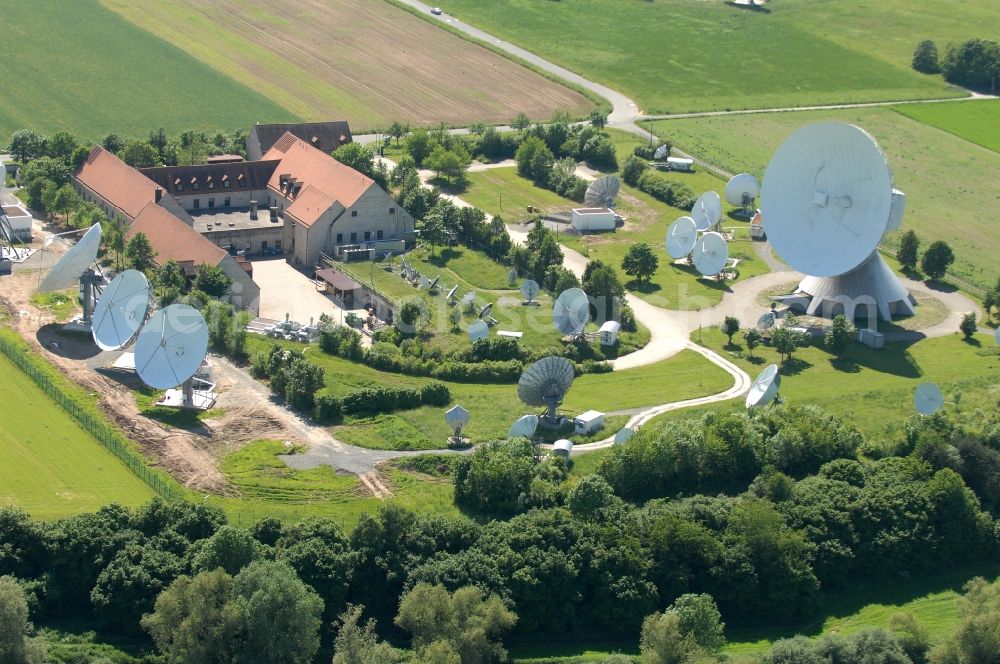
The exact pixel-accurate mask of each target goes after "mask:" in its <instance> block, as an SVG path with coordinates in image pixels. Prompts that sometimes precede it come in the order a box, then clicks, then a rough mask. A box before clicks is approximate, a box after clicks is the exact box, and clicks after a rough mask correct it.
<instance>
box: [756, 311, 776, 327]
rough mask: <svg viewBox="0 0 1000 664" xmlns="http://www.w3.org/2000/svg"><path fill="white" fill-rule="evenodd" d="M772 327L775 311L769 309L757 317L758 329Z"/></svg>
mask: <svg viewBox="0 0 1000 664" xmlns="http://www.w3.org/2000/svg"><path fill="white" fill-rule="evenodd" d="M772 327H774V312H773V311H768V312H767V313H766V314H764V315H762V316H761V317H760V318H758V319H757V329H759V330H770V329H771V328H772Z"/></svg>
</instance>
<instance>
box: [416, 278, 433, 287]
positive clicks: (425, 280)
mask: <svg viewBox="0 0 1000 664" xmlns="http://www.w3.org/2000/svg"><path fill="white" fill-rule="evenodd" d="M418 283H419V284H420V287H421V288H430V287H431V280H430V279H428V278H427V277H420V281H419V282H418Z"/></svg>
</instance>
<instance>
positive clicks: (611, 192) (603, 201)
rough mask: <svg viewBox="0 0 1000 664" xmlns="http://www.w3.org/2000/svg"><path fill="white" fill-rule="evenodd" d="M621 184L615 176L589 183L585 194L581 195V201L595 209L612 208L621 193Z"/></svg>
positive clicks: (604, 177)
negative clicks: (595, 207)
mask: <svg viewBox="0 0 1000 664" xmlns="http://www.w3.org/2000/svg"><path fill="white" fill-rule="evenodd" d="M621 188H622V183H621V182H619V180H618V177H617V176H615V175H605V176H603V177H599V178H597V179H596V180H594V181H593V182H591V183H590V186H589V187H587V193H585V194H584V195H583V201H584V202H585V203H586V204H587V205H593V206H597V207H606V208H609V209H611V208H613V207H614V206H615V199H616V198H617V197H618V192H619V191H621Z"/></svg>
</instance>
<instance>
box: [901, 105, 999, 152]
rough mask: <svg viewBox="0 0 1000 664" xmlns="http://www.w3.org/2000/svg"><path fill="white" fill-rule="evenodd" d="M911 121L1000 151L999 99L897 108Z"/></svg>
mask: <svg viewBox="0 0 1000 664" xmlns="http://www.w3.org/2000/svg"><path fill="white" fill-rule="evenodd" d="M894 110H895V111H896V112H897V113H902V114H903V115H905V116H906V117H908V118H912V119H914V120H916V121H917V122H923V123H924V124H926V125H930V126H932V127H936V128H937V129H940V130H942V131H946V132H948V133H949V134H954V135H955V136H958V137H959V138H964V139H965V140H967V141H971V142H972V143H975V144H976V145H981V146H983V147H984V148H989V149H990V150H993V151H994V152H1000V100H998V99H984V100H982V101H977V102H976V103H974V104H969V103H967V102H943V103H940V104H908V105H906V106H898V107H896V108H895V109H894Z"/></svg>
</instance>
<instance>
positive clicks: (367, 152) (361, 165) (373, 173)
mask: <svg viewBox="0 0 1000 664" xmlns="http://www.w3.org/2000/svg"><path fill="white" fill-rule="evenodd" d="M330 156H332V157H333V158H334V159H336V160H337V161H339V162H340V163H342V164H343V165H345V166H348V167H349V168H353V169H354V170H356V171H357V172H359V173H361V174H362V175H364V176H366V177H369V178H371V179H372V180H374V181H375V182H376V184H378V186H380V187H383V188H385V187H386V186H387V185H388V184H389V183H388V180H387V179H386V178H385V176H384V174H383V173H382V172H381V171H379V169H378V168H376V165H375V153H374V152H373V151H372V149H371V148H370V147H368V146H367V145H362V144H361V143H345V144H344V145H341V146H340V147H339V148H337V149H336V150H334V151H333V152H331V153H330Z"/></svg>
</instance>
